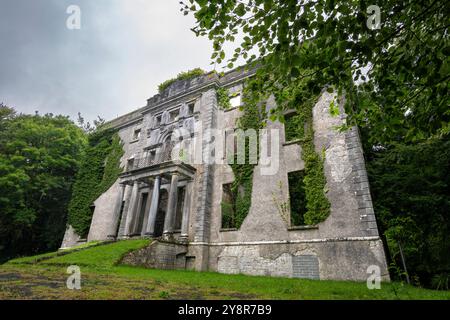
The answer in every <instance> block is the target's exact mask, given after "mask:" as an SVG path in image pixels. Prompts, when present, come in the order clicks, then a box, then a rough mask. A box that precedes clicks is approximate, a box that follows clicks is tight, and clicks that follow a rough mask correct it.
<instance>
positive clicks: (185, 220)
mask: <svg viewBox="0 0 450 320" xmlns="http://www.w3.org/2000/svg"><path fill="white" fill-rule="evenodd" d="M191 188H192V183H188V184H187V185H186V191H185V193H184V202H183V217H182V220H181V235H180V241H182V242H187V241H188V231H189V214H190V206H191Z"/></svg>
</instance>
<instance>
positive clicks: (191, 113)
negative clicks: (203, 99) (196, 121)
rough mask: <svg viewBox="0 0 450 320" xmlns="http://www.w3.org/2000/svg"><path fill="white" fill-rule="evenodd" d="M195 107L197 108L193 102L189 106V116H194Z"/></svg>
mask: <svg viewBox="0 0 450 320" xmlns="http://www.w3.org/2000/svg"><path fill="white" fill-rule="evenodd" d="M194 107H195V104H194V103H193V102H192V103H189V104H188V114H189V115H193V114H194Z"/></svg>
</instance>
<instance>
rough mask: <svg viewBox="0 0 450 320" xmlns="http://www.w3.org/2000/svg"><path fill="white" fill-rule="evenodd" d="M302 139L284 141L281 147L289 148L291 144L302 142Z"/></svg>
mask: <svg viewBox="0 0 450 320" xmlns="http://www.w3.org/2000/svg"><path fill="white" fill-rule="evenodd" d="M302 141H303V140H302V139H295V140H291V141H286V142H285V143H283V146H289V145H291V144H297V143H300V142H302Z"/></svg>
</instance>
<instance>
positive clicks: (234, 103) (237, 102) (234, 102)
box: [230, 93, 241, 108]
mask: <svg viewBox="0 0 450 320" xmlns="http://www.w3.org/2000/svg"><path fill="white" fill-rule="evenodd" d="M230 104H231V107H232V108H237V107H240V106H241V94H240V93H238V94H235V95H232V96H231V97H230Z"/></svg>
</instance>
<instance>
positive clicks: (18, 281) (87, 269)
mask: <svg viewBox="0 0 450 320" xmlns="http://www.w3.org/2000/svg"><path fill="white" fill-rule="evenodd" d="M148 243H149V241H148V240H127V241H119V242H115V243H109V244H98V243H97V244H96V245H95V246H86V247H84V248H77V249H74V250H72V251H71V252H64V254H63V255H61V253H49V254H45V255H39V256H34V257H28V258H20V259H15V260H11V261H9V262H7V263H5V264H3V265H1V266H0V299H36V298H38V299H447V300H450V292H449V291H433V290H426V289H420V288H415V287H412V286H408V285H403V284H401V283H382V284H381V289H380V290H368V289H367V287H366V284H365V283H361V282H351V281H317V280H304V279H288V278H271V277H261V276H245V275H224V274H219V273H213V272H195V271H178V270H177V271H172V270H155V269H145V268H139V267H130V266H123V265H117V263H118V261H119V260H120V258H121V257H122V256H123V255H124V254H126V253H127V252H130V251H132V250H136V249H138V248H142V247H144V246H146V245H148ZM69 265H77V266H79V267H80V269H81V290H69V289H67V287H66V280H67V277H68V276H69V274H67V273H66V270H67V267H68V266H69Z"/></svg>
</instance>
